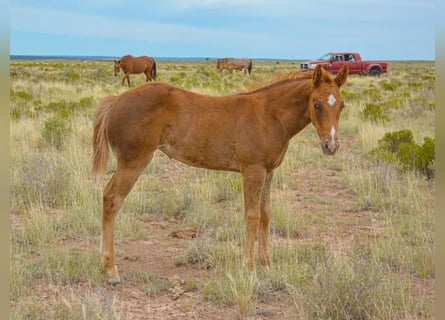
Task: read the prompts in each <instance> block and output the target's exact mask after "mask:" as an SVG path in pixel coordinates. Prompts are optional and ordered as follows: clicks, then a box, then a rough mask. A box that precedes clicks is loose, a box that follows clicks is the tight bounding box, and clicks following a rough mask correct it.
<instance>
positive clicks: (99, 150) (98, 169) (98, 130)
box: [92, 96, 117, 175]
mask: <svg viewBox="0 0 445 320" xmlns="http://www.w3.org/2000/svg"><path fill="white" fill-rule="evenodd" d="M116 98H117V96H108V97H106V98H104V99H103V100H102V101H101V102H100V104H99V107H98V108H97V110H96V116H95V118H94V129H93V169H92V174H93V175H97V174H98V173H102V172H104V171H105V168H106V166H107V163H108V157H109V155H110V149H109V146H108V145H109V143H108V136H107V132H106V120H107V115H108V111H109V110H110V108H111V106H112V105H113V102H114V100H116Z"/></svg>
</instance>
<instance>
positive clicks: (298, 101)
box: [258, 80, 311, 138]
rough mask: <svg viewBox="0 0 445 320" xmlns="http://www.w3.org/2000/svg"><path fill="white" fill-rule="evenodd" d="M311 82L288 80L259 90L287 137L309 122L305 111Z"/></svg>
mask: <svg viewBox="0 0 445 320" xmlns="http://www.w3.org/2000/svg"><path fill="white" fill-rule="evenodd" d="M310 88H311V82H310V81H304V80H299V81H295V80H289V81H288V82H283V83H282V84H278V85H276V86H271V87H269V88H266V89H265V90H261V91H259V92H258V94H261V95H263V99H264V101H266V108H267V109H268V110H269V112H271V113H273V116H274V117H275V118H277V119H278V120H279V121H280V123H281V124H282V126H283V127H284V128H285V130H286V132H287V133H288V135H289V138H291V137H293V136H294V135H296V134H297V133H298V132H299V131H301V130H302V129H304V128H305V127H306V126H307V125H308V124H309V123H310V122H311V120H310V117H309V113H308V112H307V106H308V100H309V95H310V92H311V90H310Z"/></svg>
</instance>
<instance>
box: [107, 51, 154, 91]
mask: <svg viewBox="0 0 445 320" xmlns="http://www.w3.org/2000/svg"><path fill="white" fill-rule="evenodd" d="M120 69H122V71H123V72H124V74H125V75H124V78H123V79H122V85H123V84H124V81H125V79H127V82H128V86H129V87H130V74H139V73H145V81H147V82H148V81H151V80H156V61H155V59H153V58H152V57H147V56H141V57H133V56H132V55H126V56H123V57H122V58H120V59H119V60H114V76H117V74H118V73H119V71H120Z"/></svg>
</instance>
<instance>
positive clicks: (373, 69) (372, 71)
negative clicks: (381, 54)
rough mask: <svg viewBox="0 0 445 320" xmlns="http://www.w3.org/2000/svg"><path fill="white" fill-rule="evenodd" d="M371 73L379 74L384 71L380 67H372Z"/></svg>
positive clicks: (373, 74)
mask: <svg viewBox="0 0 445 320" xmlns="http://www.w3.org/2000/svg"><path fill="white" fill-rule="evenodd" d="M369 74H370V75H371V76H379V75H381V74H382V71H381V70H380V69H379V68H372V69H371V71H369Z"/></svg>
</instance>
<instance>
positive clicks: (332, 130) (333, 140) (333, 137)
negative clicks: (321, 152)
mask: <svg viewBox="0 0 445 320" xmlns="http://www.w3.org/2000/svg"><path fill="white" fill-rule="evenodd" d="M331 138H332V140H331V143H335V128H334V126H332V128H331Z"/></svg>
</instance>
